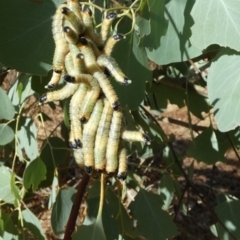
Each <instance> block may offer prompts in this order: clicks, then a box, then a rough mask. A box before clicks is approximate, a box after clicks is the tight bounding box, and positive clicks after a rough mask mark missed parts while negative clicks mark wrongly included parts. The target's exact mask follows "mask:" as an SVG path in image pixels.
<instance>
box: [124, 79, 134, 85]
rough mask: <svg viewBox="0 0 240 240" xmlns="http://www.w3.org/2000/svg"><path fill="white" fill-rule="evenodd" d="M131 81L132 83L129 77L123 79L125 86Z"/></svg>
mask: <svg viewBox="0 0 240 240" xmlns="http://www.w3.org/2000/svg"><path fill="white" fill-rule="evenodd" d="M130 83H132V80H130V79H129V78H128V77H124V79H123V85H124V86H127V85H129V84H130Z"/></svg>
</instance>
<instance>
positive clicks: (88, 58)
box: [79, 38, 120, 110]
mask: <svg viewBox="0 0 240 240" xmlns="http://www.w3.org/2000/svg"><path fill="white" fill-rule="evenodd" d="M79 46H80V50H81V52H82V54H83V55H84V58H85V65H86V69H87V71H88V72H89V73H90V74H91V75H92V76H93V77H94V78H95V79H97V80H98V82H99V85H100V87H101V89H102V90H103V92H104V94H105V95H106V97H107V99H108V100H109V102H110V103H111V105H112V107H113V109H114V110H118V109H119V107H120V103H119V101H118V97H117V94H116V92H115V91H114V89H113V87H112V85H111V83H110V82H109V80H108V79H107V77H106V76H105V74H104V73H103V72H102V70H101V69H100V67H99V66H98V65H97V62H96V56H95V54H94V52H93V50H92V48H91V46H90V44H88V41H87V39H86V38H80V44H79Z"/></svg>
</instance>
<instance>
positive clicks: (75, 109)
mask: <svg viewBox="0 0 240 240" xmlns="http://www.w3.org/2000/svg"><path fill="white" fill-rule="evenodd" d="M86 93H87V86H86V85H85V84H83V83H80V84H79V85H78V89H77V90H76V92H75V93H74V94H73V96H72V98H71V101H70V105H69V118H70V123H71V125H70V134H69V146H70V147H71V148H79V147H82V142H81V140H82V124H81V122H80V121H79V118H78V115H79V111H80V104H81V102H82V100H83V99H84V97H85V95H86Z"/></svg>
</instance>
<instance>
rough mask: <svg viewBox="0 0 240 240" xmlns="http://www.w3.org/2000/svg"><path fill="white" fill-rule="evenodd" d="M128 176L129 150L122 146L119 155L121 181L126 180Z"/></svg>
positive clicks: (118, 174) (119, 177)
mask: <svg viewBox="0 0 240 240" xmlns="http://www.w3.org/2000/svg"><path fill="white" fill-rule="evenodd" d="M126 176H127V149H126V148H125V147H124V146H123V144H121V146H120V149H119V155H118V173H117V178H118V179H119V180H125V179H126Z"/></svg>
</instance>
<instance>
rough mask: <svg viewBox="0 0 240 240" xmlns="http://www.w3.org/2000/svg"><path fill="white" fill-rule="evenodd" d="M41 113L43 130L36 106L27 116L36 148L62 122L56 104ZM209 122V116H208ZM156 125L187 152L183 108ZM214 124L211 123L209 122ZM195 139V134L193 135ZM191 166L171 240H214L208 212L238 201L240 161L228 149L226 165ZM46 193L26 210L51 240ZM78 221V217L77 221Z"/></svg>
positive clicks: (155, 176) (171, 108) (75, 172)
mask: <svg viewBox="0 0 240 240" xmlns="http://www.w3.org/2000/svg"><path fill="white" fill-rule="evenodd" d="M16 74H17V73H16V72H15V71H10V72H9V73H8V74H7V76H6V77H5V78H4V79H3V80H2V81H1V86H2V88H4V89H5V90H6V91H7V90H8V89H9V87H10V86H11V85H12V83H13V81H14V78H15V77H16ZM36 100H37V99H36V98H35V97H31V98H30V99H29V100H28V103H27V105H26V107H27V106H30V105H31V104H33V103H35V102H36ZM42 111H43V112H44V113H45V114H46V115H48V117H49V118H50V120H48V121H46V122H45V126H42V124H41V122H40V121H39V120H38V119H36V118H35V116H36V115H37V112H38V107H37V106H36V107H35V108H33V109H32V110H31V111H30V112H28V115H29V116H32V117H33V118H34V119H35V121H36V125H37V127H38V141H39V147H40V146H41V144H42V142H43V140H44V139H45V138H46V136H49V135H51V136H58V137H62V136H61V127H60V125H61V122H62V121H63V113H62V107H61V105H60V103H59V102H56V108H55V109H52V108H51V107H49V105H47V104H46V105H44V106H43V107H42ZM191 117H192V123H193V124H195V125H196V126H198V127H200V130H201V128H202V129H204V128H206V127H208V126H209V125H210V121H209V116H207V115H206V116H205V119H204V120H200V119H198V118H196V117H195V116H193V115H192V116H191ZM210 117H211V118H212V116H210ZM157 118H158V120H159V123H160V125H161V126H162V128H163V130H164V132H165V133H166V135H167V136H171V135H173V136H174V137H175V140H174V142H173V146H174V148H175V150H176V151H178V153H180V154H181V155H182V156H184V155H185V154H186V152H187V149H188V147H189V144H190V142H191V134H190V129H189V128H188V120H189V119H188V113H187V108H186V107H184V108H181V109H179V108H178V107H177V106H176V105H171V104H169V105H168V108H167V109H166V111H165V112H164V113H163V114H161V115H160V116H157ZM212 121H213V122H214V120H213V119H212ZM194 135H195V136H196V135H197V132H194ZM191 164H193V165H194V174H193V177H192V181H193V183H194V186H195V187H196V189H197V193H196V191H194V190H193V189H191V188H190V187H186V181H185V179H184V178H179V181H180V183H181V186H182V188H183V189H184V188H185V194H184V195H183V200H182V201H183V203H185V204H186V208H187V214H186V215H184V214H183V213H181V211H178V207H179V202H178V201H177V200H176V199H175V200H174V201H173V204H172V206H171V208H170V210H169V211H170V212H171V213H172V214H173V215H174V216H175V218H174V221H175V223H176V224H177V226H178V228H179V230H180V232H181V235H180V236H177V237H174V238H173V239H174V240H180V239H182V240H188V239H189V240H192V239H198V240H201V239H203V240H205V239H206V240H215V239H217V238H215V237H214V236H213V235H212V234H211V232H210V231H209V226H210V225H211V224H213V223H214V222H215V219H214V216H213V215H212V213H211V211H210V210H209V208H211V209H213V207H214V206H215V205H216V197H217V195H218V194H220V193H228V194H231V195H233V196H236V197H238V198H240V168H239V165H240V161H239V159H238V157H237V156H236V154H235V153H234V151H233V150H232V149H229V151H228V152H227V153H226V163H221V162H219V163H217V164H216V165H214V166H212V165H206V164H203V163H198V162H196V161H195V160H194V159H191V158H187V157H185V158H184V161H183V169H185V170H186V169H187V168H188V167H189V166H190V165H191ZM81 176H82V171H81V170H80V169H78V168H77V167H76V168H75V169H71V171H69V174H68V178H66V182H65V183H64V185H65V186H67V185H69V184H77V182H78V181H79V179H81ZM146 177H147V179H148V181H147V183H146V184H145V186H146V187H149V186H153V185H154V184H156V183H157V184H158V183H159V177H160V175H159V173H157V172H154V171H153V172H151V174H150V175H149V173H146ZM49 192H50V189H42V190H41V191H38V192H37V193H36V195H35V196H34V198H33V200H32V201H31V202H29V203H28V207H30V208H31V209H33V210H34V212H35V213H36V215H37V217H38V218H39V219H40V221H41V224H42V227H43V229H44V231H45V233H46V236H47V239H52V240H55V239H57V238H56V237H54V235H53V233H52V229H51V224H50V214H51V211H50V210H48V209H47V207H46V206H47V201H48V193H49ZM198 194H200V195H201V196H203V197H204V200H205V202H206V203H207V205H206V204H205V203H203V201H202V199H201V198H200V197H199V196H198ZM84 209H85V206H84V204H83V205H82V207H81V210H80V211H81V212H83V211H84ZM79 221H82V220H81V214H80V219H79Z"/></svg>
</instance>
